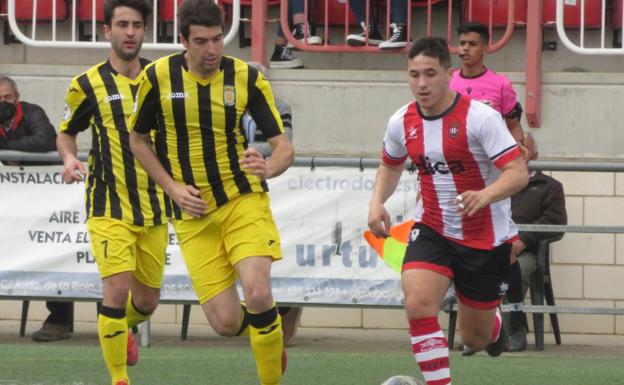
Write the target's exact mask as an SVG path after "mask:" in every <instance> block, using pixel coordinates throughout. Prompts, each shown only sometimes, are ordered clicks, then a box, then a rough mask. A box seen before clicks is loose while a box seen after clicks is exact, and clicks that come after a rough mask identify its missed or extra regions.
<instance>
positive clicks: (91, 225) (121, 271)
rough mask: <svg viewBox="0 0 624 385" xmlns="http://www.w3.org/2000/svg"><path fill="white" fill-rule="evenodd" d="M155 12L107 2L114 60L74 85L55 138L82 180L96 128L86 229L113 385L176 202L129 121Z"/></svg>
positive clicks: (149, 307) (158, 278) (147, 304)
mask: <svg viewBox="0 0 624 385" xmlns="http://www.w3.org/2000/svg"><path fill="white" fill-rule="evenodd" d="M151 9H152V7H151V5H150V4H149V2H148V1H147V0H107V1H106V2H105V4H104V15H105V24H104V33H105V35H106V38H107V39H109V40H110V41H111V50H110V55H109V60H107V61H106V62H103V63H100V64H97V65H95V66H93V67H91V68H90V69H89V70H87V71H86V72H85V73H83V74H81V75H78V76H76V77H75V78H74V79H73V80H72V82H71V85H70V87H69V90H68V92H67V96H66V106H65V113H64V116H63V120H62V121H61V125H60V131H61V132H60V134H59V136H58V139H57V148H58V151H59V153H60V154H61V157H62V158H63V163H64V169H63V177H64V179H65V181H66V182H68V183H72V182H77V181H80V180H82V179H83V175H84V174H85V170H84V167H83V165H82V163H81V162H80V161H79V160H78V159H77V158H76V151H77V144H76V136H77V135H78V133H80V132H82V131H84V130H86V129H88V128H90V129H91V134H92V147H91V151H90V153H89V162H88V167H89V172H88V176H87V178H86V194H85V195H86V211H87V227H88V229H89V236H90V241H91V247H92V250H93V253H94V255H95V259H96V261H97V264H98V269H99V271H100V276H101V277H102V282H103V300H102V306H101V309H100V312H99V315H98V334H99V337H100V344H101V347H102V352H103V356H104V361H105V362H106V366H107V368H108V370H109V373H110V375H111V378H112V383H113V385H127V384H129V383H130V381H129V379H128V373H127V368H126V365H127V364H128V365H134V364H135V363H136V361H137V359H138V356H137V354H138V352H137V348H136V343H135V342H134V337H133V336H132V333H131V332H129V331H128V329H129V328H131V327H133V326H135V325H137V324H138V323H140V322H142V321H144V320H146V319H147V318H149V316H150V315H151V314H152V313H153V311H154V310H155V308H156V306H157V304H158V299H159V295H160V286H161V284H162V277H163V271H164V263H165V249H166V246H167V222H168V217H170V216H171V213H172V204H171V203H170V202H169V201H168V198H167V197H166V196H165V194H164V192H163V191H162V189H161V188H160V187H158V186H157V185H156V183H155V182H154V181H153V180H151V179H150V178H149V177H148V175H147V173H146V172H145V170H143V168H142V167H141V166H140V164H139V163H138V162H137V161H136V159H135V158H134V156H133V155H132V152H131V151H130V144H129V130H128V118H129V116H130V114H131V112H132V109H133V106H134V103H135V101H134V100H135V96H136V92H137V90H138V87H139V82H140V78H141V76H140V75H141V73H142V72H143V68H144V67H145V65H147V64H148V61H147V60H144V59H141V58H139V56H138V55H139V51H140V49H141V45H142V43H143V37H144V34H145V22H146V20H147V18H148V16H149V14H150V12H151ZM130 290H131V292H132V294H131V295H130Z"/></svg>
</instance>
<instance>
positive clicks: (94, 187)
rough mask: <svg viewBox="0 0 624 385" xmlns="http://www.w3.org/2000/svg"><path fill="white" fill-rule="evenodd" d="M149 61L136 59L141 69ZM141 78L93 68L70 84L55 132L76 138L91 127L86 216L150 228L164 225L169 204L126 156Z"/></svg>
mask: <svg viewBox="0 0 624 385" xmlns="http://www.w3.org/2000/svg"><path fill="white" fill-rule="evenodd" d="M148 63H149V62H148V61H147V60H144V59H141V65H142V67H143V68H144V67H145V66H146V65H147V64H148ZM140 80H141V76H138V77H137V78H136V79H135V80H132V79H129V78H127V77H125V76H123V75H121V74H119V73H117V71H115V69H114V68H113V66H112V65H111V64H110V62H108V61H106V62H103V63H100V64H97V65H95V66H93V67H91V68H90V69H89V70H87V71H86V72H85V73H83V74H81V75H78V76H76V77H75V78H73V79H72V81H71V84H70V86H69V90H68V91H67V95H66V97H65V112H64V113H63V118H62V120H61V124H60V131H61V132H64V133H67V134H69V135H72V136H75V135H77V134H78V133H79V132H81V131H84V130H86V129H87V128H89V127H90V128H91V133H92V147H91V150H90V151H89V161H88V163H89V174H88V177H87V181H86V210H87V217H89V218H91V217H109V218H115V219H119V220H122V221H123V222H126V223H130V224H134V225H138V226H151V225H158V224H162V223H166V222H167V218H168V217H170V216H171V212H172V205H171V202H170V199H169V198H168V197H167V196H166V195H165V194H164V192H163V191H162V189H161V188H160V187H159V186H158V185H156V183H155V182H154V181H153V180H152V179H150V178H149V177H148V176H147V173H146V172H145V170H143V168H142V167H141V165H140V164H139V163H138V161H137V160H136V159H135V158H134V156H133V155H132V152H131V151H130V142H129V131H128V118H129V116H130V114H131V113H132V110H133V107H134V103H135V96H136V93H137V90H138V88H139V83H140Z"/></svg>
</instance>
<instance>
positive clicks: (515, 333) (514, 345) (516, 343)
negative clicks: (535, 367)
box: [508, 326, 527, 352]
mask: <svg viewBox="0 0 624 385" xmlns="http://www.w3.org/2000/svg"><path fill="white" fill-rule="evenodd" d="M526 347H527V330H526V329H525V328H524V326H522V327H520V328H517V329H511V330H510V331H509V346H508V350H509V351H510V352H521V351H523V350H525V349H526Z"/></svg>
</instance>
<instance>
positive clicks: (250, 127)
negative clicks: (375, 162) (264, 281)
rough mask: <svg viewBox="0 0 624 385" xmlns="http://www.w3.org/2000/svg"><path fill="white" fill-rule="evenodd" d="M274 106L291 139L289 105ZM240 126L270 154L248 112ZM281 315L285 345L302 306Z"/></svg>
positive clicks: (255, 145)
mask: <svg viewBox="0 0 624 385" xmlns="http://www.w3.org/2000/svg"><path fill="white" fill-rule="evenodd" d="M248 64H249V65H250V66H252V67H254V68H256V69H257V70H258V71H260V72H262V73H263V74H264V75H265V76H266V68H264V66H263V65H261V64H259V63H254V62H250V63H248ZM275 106H276V107H277V111H278V112H279V114H280V117H281V118H282V123H283V124H284V133H285V134H286V136H288V139H290V140H291V141H292V118H291V113H290V106H289V105H288V104H286V103H285V102H284V101H282V100H280V99H279V98H277V97H276V98H275ZM242 127H243V129H244V130H245V136H246V137H247V140H248V141H249V145H250V146H251V147H253V148H255V149H256V150H258V151H259V152H260V153H261V154H262V156H264V157H265V158H266V157H269V156H271V146H270V145H269V143H267V141H266V139H265V138H264V135H263V134H262V128H261V127H258V126H257V125H256V122H255V121H254V120H253V119H252V117H251V115H250V114H249V113H246V114H245V115H243V123H242ZM278 311H279V313H280V315H281V316H282V329H283V331H284V346H287V345H288V344H289V343H290V342H291V341H292V339H293V338H294V337H295V334H296V333H297V327H298V325H299V319H300V318H301V313H302V312H303V308H302V307H290V306H279V309H278Z"/></svg>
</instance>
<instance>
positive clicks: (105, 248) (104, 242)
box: [102, 239, 108, 258]
mask: <svg viewBox="0 0 624 385" xmlns="http://www.w3.org/2000/svg"><path fill="white" fill-rule="evenodd" d="M102 244H103V245H104V258H108V239H107V240H104V241H102Z"/></svg>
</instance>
